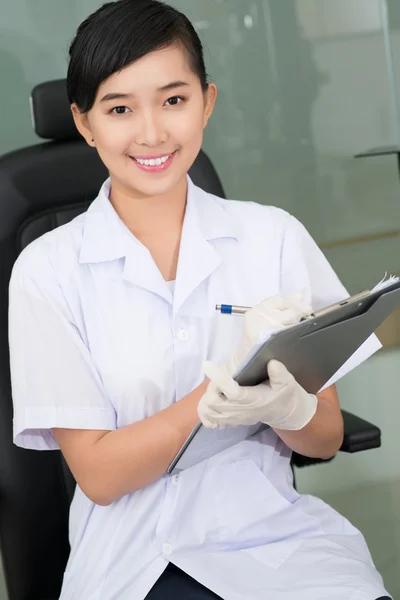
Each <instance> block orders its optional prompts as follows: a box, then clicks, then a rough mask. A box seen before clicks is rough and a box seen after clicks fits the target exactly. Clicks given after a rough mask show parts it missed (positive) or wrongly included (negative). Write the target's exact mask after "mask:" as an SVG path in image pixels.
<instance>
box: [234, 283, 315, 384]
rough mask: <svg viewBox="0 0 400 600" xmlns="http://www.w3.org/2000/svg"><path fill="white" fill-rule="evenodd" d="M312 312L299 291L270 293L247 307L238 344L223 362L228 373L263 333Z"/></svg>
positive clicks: (258, 340)
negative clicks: (281, 293)
mask: <svg viewBox="0 0 400 600" xmlns="http://www.w3.org/2000/svg"><path fill="white" fill-rule="evenodd" d="M311 313H312V308H311V306H308V305H307V304H305V303H304V301H303V296H302V295H301V294H293V295H292V296H279V295H277V296H271V297H269V298H265V300H263V301H262V302H260V304H257V305H256V306H255V307H254V308H252V309H251V310H249V311H248V312H247V313H246V314H245V315H244V318H243V328H242V334H241V338H240V342H239V345H238V347H237V349H236V351H235V352H234V354H233V356H232V357H231V359H230V360H228V362H227V363H226V366H227V368H228V371H229V373H230V375H231V376H233V375H234V374H235V372H236V371H237V369H238V367H239V365H240V364H241V363H242V361H243V360H244V359H245V358H246V356H247V355H248V353H249V352H250V350H252V348H254V346H255V345H256V344H258V343H259V342H260V341H261V339H262V337H263V335H264V334H266V333H269V332H272V331H277V330H279V329H282V328H283V327H288V326H291V325H295V324H296V323H298V322H299V321H300V320H301V319H302V318H303V317H305V316H307V315H310V314H311Z"/></svg>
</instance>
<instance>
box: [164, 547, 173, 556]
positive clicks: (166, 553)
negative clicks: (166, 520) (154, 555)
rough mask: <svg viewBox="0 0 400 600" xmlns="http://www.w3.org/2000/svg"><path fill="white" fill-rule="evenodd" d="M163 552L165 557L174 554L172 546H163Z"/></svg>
mask: <svg viewBox="0 0 400 600" xmlns="http://www.w3.org/2000/svg"><path fill="white" fill-rule="evenodd" d="M162 552H163V554H164V555H165V556H169V555H170V554H172V548H171V546H170V544H163V546H162Z"/></svg>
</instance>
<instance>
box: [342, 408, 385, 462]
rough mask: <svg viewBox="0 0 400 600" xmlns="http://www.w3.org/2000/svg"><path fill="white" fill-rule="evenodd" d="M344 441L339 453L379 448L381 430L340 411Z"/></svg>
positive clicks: (344, 411)
mask: <svg viewBox="0 0 400 600" xmlns="http://www.w3.org/2000/svg"><path fill="white" fill-rule="evenodd" d="M342 415H343V420H344V439H343V444H342V447H341V448H340V450H341V452H350V453H354V452H361V451H362V450H371V449H372V448H380V446H381V430H380V429H379V427H377V426H376V425H372V423H368V421H365V420H364V419H361V418H360V417H356V415H353V414H351V413H349V412H347V411H346V410H342Z"/></svg>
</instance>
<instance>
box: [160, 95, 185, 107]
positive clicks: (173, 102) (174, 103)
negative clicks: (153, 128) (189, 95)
mask: <svg viewBox="0 0 400 600" xmlns="http://www.w3.org/2000/svg"><path fill="white" fill-rule="evenodd" d="M185 101H186V98H183V96H172V97H171V98H168V100H167V101H166V102H165V104H167V106H177V105H178V104H181V102H185Z"/></svg>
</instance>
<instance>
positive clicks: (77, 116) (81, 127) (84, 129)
mask: <svg viewBox="0 0 400 600" xmlns="http://www.w3.org/2000/svg"><path fill="white" fill-rule="evenodd" d="M71 112H72V116H73V118H74V122H75V126H76V128H77V130H78V131H79V133H80V134H81V136H82V137H84V138H85V140H86V142H87V143H88V144H89V146H92V148H94V147H95V146H96V144H95V142H94V140H93V134H92V131H91V128H90V124H89V119H88V116H87V113H82V112H80V110H79V108H78V107H77V105H76V104H71Z"/></svg>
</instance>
